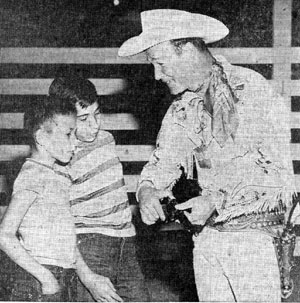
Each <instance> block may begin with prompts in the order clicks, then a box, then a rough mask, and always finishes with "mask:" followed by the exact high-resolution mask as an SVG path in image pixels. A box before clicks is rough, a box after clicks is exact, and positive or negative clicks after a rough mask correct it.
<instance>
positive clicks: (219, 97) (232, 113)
mask: <svg viewBox="0 0 300 303" xmlns="http://www.w3.org/2000/svg"><path fill="white" fill-rule="evenodd" d="M203 92H204V93H203ZM196 93H201V94H203V99H204V105H205V107H206V109H207V111H208V112H211V111H212V113H211V114H212V125H211V129H212V136H213V137H214V138H215V140H216V141H217V142H218V144H219V145H220V146H221V147H223V146H224V144H225V142H226V141H227V139H228V138H229V137H230V136H231V137H232V138H233V139H234V137H235V133H236V131H237V128H238V125H239V118H238V113H237V110H236V105H235V104H236V103H237V102H238V98H237V97H236V96H235V94H234V92H233V90H232V88H231V87H230V85H229V84H228V80H227V77H226V74H225V72H224V70H223V67H222V65H221V64H220V63H219V62H217V61H215V62H214V63H213V65H212V70H211V74H210V76H209V78H208V80H207V81H205V83H204V84H203V85H202V86H201V87H200V88H199V90H197V91H196Z"/></svg>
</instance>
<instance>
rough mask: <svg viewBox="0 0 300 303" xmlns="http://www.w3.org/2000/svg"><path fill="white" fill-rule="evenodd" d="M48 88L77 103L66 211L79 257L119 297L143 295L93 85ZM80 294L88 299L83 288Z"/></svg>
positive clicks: (119, 178)
mask: <svg viewBox="0 0 300 303" xmlns="http://www.w3.org/2000/svg"><path fill="white" fill-rule="evenodd" d="M49 94H50V95H56V96H60V97H68V98H70V99H71V100H73V102H74V104H75V105H76V109H77V126H76V138H77V144H76V145H77V148H76V150H75V155H74V157H73V159H72V161H71V163H70V173H71V175H72V180H73V184H72V187H71V211H72V214H73V215H74V217H75V226H76V232H77V235H78V247H79V250H80V252H81V254H82V256H83V259H84V260H85V262H86V263H87V265H88V266H89V267H90V268H91V269H92V270H93V271H94V272H96V273H98V274H101V275H104V276H106V277H108V278H109V279H110V280H111V281H112V283H113V284H114V286H115V288H116V290H117V293H118V294H119V296H120V297H121V298H122V299H123V300H124V301H148V300H149V295H148V290H147V289H146V287H145V284H144V277H143V275H142V272H141V269H140V266H139V264H138V261H137V257H136V247H135V237H134V236H135V228H134V225H133V224H132V222H131V219H132V215H131V211H130V207H129V203H128V197H127V191H126V187H125V183H124V178H123V169H122V165H121V163H120V160H119V158H118V156H117V155H116V151H115V141H114V138H113V136H112V135H111V134H110V133H109V132H107V131H103V130H100V122H101V116H100V109H99V104H98V102H97V92H96V88H95V86H94V85H93V84H92V83H91V82H90V81H89V80H87V79H82V78H79V77H76V78H57V79H55V80H54V82H53V83H52V84H51V86H50V89H49ZM79 288H80V286H79ZM79 299H80V300H82V301H92V298H91V296H90V295H89V294H88V292H87V291H85V290H84V289H82V292H81V294H79Z"/></svg>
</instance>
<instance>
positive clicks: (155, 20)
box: [118, 9, 229, 57]
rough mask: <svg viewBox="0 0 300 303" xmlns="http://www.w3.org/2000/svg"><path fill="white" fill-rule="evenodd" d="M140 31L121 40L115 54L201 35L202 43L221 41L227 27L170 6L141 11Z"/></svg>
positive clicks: (142, 49) (216, 21)
mask: <svg viewBox="0 0 300 303" xmlns="http://www.w3.org/2000/svg"><path fill="white" fill-rule="evenodd" d="M141 21H142V33H141V34H140V35H139V36H135V37H133V38H130V39H128V40H127V41H125V42H124V43H123V44H122V45H121V47H120V49H119V51H118V55H119V56H121V57H126V56H132V55H135V54H138V53H140V52H143V51H145V50H146V49H148V48H150V47H152V46H154V45H157V44H159V43H161V42H164V41H169V40H173V39H180V38H193V37H199V38H202V39H203V41H204V42H205V43H212V42H215V41H218V40H221V39H222V38H224V37H225V36H227V35H228V33H229V30H228V28H227V27H226V26H225V25H224V24H223V23H222V22H221V21H218V20H216V19H214V18H212V17H209V16H205V15H201V14H193V13H189V12H186V11H181V10H174V9H155V10H150V11H144V12H142V13H141Z"/></svg>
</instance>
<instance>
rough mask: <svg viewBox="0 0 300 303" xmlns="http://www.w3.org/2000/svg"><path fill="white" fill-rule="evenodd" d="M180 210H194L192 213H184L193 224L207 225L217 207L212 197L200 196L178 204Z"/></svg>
mask: <svg viewBox="0 0 300 303" xmlns="http://www.w3.org/2000/svg"><path fill="white" fill-rule="evenodd" d="M175 207H176V208H177V209H179V210H185V209H189V208H191V209H192V212H191V213H188V212H184V213H185V215H186V216H187V218H188V219H189V221H190V222H191V223H192V224H197V225H205V223H206V221H207V219H208V218H209V217H210V216H211V214H212V213H213V212H214V210H215V205H214V203H213V201H212V199H211V198H210V197H207V196H199V197H195V198H192V199H190V200H188V201H186V202H184V203H181V204H177V205H175Z"/></svg>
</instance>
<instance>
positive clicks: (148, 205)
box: [139, 186, 173, 225]
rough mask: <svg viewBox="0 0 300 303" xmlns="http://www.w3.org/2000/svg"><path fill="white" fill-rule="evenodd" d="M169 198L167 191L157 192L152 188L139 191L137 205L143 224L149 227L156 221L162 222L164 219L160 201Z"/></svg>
mask: <svg viewBox="0 0 300 303" xmlns="http://www.w3.org/2000/svg"><path fill="white" fill-rule="evenodd" d="M165 197H170V198H173V196H172V193H171V192H170V191H168V190H158V189H155V188H153V187H149V186H143V187H141V188H140V190H139V204H140V211H141V216H142V220H143V222H144V223H146V224H148V225H151V224H154V223H155V222H156V221H157V220H158V219H161V220H162V221H164V220H165V219H166V217H165V215H164V212H163V209H162V206H161V204H160V201H159V200H160V199H162V198H165Z"/></svg>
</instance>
